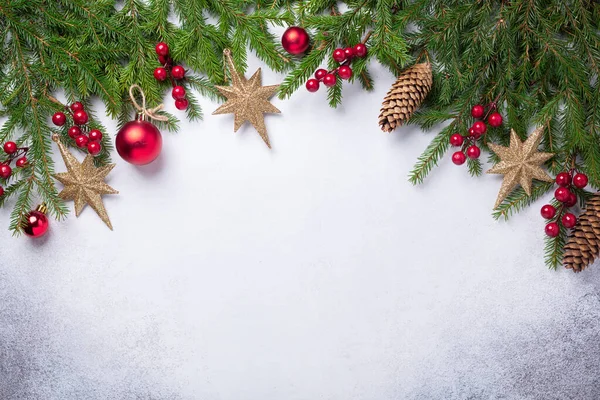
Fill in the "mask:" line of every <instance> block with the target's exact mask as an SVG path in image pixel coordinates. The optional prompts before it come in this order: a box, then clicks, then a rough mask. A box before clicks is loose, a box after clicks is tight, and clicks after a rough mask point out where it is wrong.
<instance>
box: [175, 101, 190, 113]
mask: <svg viewBox="0 0 600 400" xmlns="http://www.w3.org/2000/svg"><path fill="white" fill-rule="evenodd" d="M188 105H189V102H188V100H187V99H177V100H175V108H177V109H178V110H181V111H183V110H185V109H187V108H188Z"/></svg>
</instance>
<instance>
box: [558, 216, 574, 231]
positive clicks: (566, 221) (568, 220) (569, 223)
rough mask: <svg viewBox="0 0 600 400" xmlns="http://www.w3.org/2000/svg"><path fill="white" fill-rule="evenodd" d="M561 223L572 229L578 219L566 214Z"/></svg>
mask: <svg viewBox="0 0 600 400" xmlns="http://www.w3.org/2000/svg"><path fill="white" fill-rule="evenodd" d="M561 222H562V224H563V226H564V227H565V228H567V229H571V228H572V227H574V226H575V224H576V223H577V217H575V216H574V215H573V214H571V213H566V214H565V215H563V216H562V219H561Z"/></svg>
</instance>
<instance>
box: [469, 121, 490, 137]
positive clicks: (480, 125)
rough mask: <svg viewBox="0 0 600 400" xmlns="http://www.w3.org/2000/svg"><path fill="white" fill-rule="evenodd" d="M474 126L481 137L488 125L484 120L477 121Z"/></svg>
mask: <svg viewBox="0 0 600 400" xmlns="http://www.w3.org/2000/svg"><path fill="white" fill-rule="evenodd" d="M472 128H473V130H474V131H475V134H477V135H479V137H481V135H483V134H484V133H485V131H487V125H486V124H485V122H483V121H476V122H475V123H474V124H473V127H472Z"/></svg>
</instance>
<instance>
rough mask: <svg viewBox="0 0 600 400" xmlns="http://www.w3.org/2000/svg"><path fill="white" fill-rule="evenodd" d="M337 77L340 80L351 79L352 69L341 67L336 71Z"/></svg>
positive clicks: (345, 66)
mask: <svg viewBox="0 0 600 400" xmlns="http://www.w3.org/2000/svg"><path fill="white" fill-rule="evenodd" d="M338 75H339V76H340V78H342V79H350V78H351V77H352V68H350V67H349V66H347V65H342V66H341V67H340V68H339V69H338Z"/></svg>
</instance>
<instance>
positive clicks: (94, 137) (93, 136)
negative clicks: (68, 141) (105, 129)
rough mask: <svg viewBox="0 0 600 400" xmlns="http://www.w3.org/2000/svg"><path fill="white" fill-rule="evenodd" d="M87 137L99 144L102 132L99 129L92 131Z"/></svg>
mask: <svg viewBox="0 0 600 400" xmlns="http://www.w3.org/2000/svg"><path fill="white" fill-rule="evenodd" d="M88 137H89V138H90V140H91V141H92V142H99V141H101V140H102V132H100V130H99V129H92V130H91V131H90V133H88Z"/></svg>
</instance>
